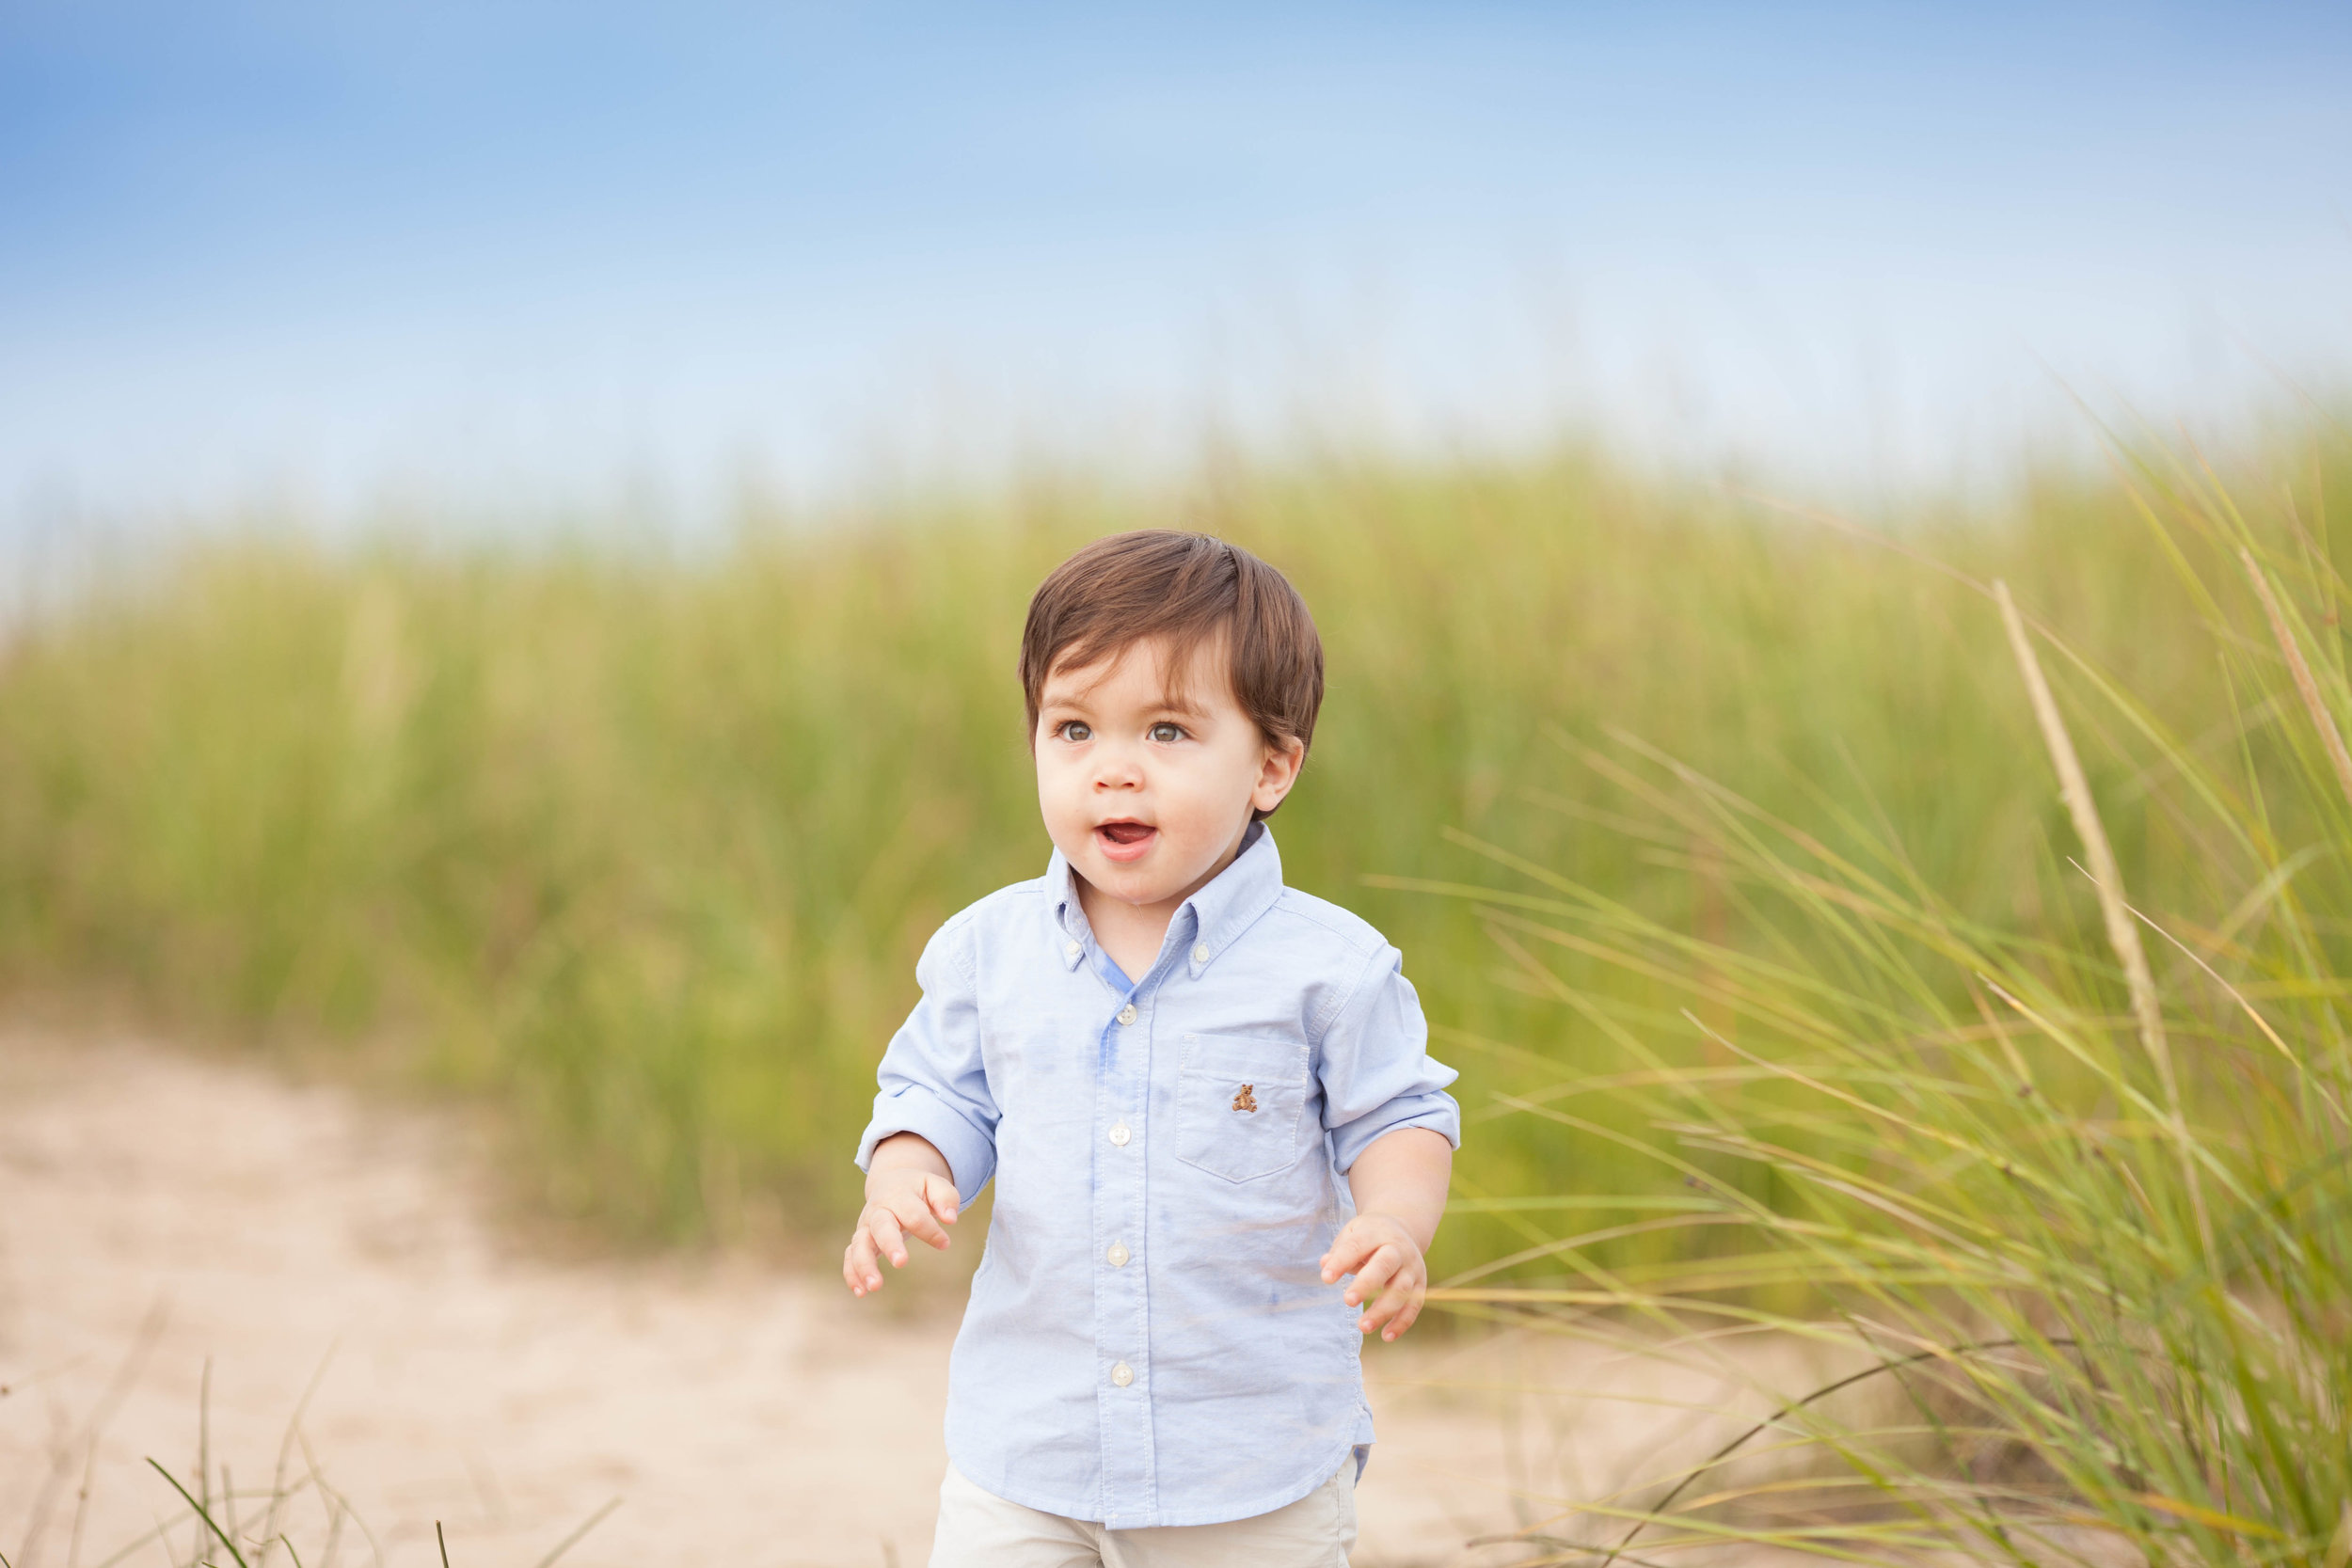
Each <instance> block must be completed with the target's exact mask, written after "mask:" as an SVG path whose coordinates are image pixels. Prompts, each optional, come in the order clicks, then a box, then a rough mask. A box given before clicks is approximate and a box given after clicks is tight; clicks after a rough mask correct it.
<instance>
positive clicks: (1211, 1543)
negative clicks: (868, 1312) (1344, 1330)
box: [931, 1459, 1356, 1568]
mask: <svg viewBox="0 0 2352 1568" xmlns="http://www.w3.org/2000/svg"><path fill="white" fill-rule="evenodd" d="M1355 1482H1356V1462H1355V1461H1354V1460H1352V1459H1351V1460H1349V1461H1348V1462H1347V1463H1346V1464H1344V1465H1341V1466H1340V1468H1339V1470H1338V1472H1337V1473H1336V1474H1335V1475H1333V1476H1332V1477H1331V1479H1330V1480H1329V1481H1325V1482H1324V1483H1323V1484H1322V1485H1321V1486H1318V1487H1316V1488H1315V1489H1314V1490H1313V1491H1311V1492H1310V1493H1308V1494H1307V1495H1306V1496H1305V1497H1301V1498H1299V1499H1298V1500H1297V1501H1296V1502H1295V1503H1292V1504H1291V1505H1289V1506H1288V1507H1287V1508H1278V1509H1276V1510H1275V1511H1274V1512H1273V1513H1261V1514H1259V1515H1257V1516H1256V1517H1255V1518H1251V1519H1235V1520H1232V1521H1231V1522H1230V1523H1227V1524H1222V1525H1168V1526H1164V1527H1162V1528H1158V1529H1105V1528H1103V1527H1102V1526H1101V1525H1098V1524H1093V1523H1091V1522H1089V1521H1088V1520H1085V1519H1065V1518H1063V1517H1062V1516H1061V1515H1060V1514H1058V1513H1040V1512H1039V1511H1038V1510H1036V1509H1034V1508H1024V1507H1022V1506H1021V1505H1020V1504H1019V1503H1009V1502H1007V1501H1006V1500H1005V1499H1004V1498H1002V1497H997V1496H995V1495H994V1494H993V1493H990V1492H983V1491H981V1490H980V1489H979V1488H978V1487H977V1486H975V1485H973V1484H972V1483H971V1482H970V1481H966V1480H964V1479H963V1476H962V1475H961V1472H959V1471H958V1470H957V1469H956V1467H955V1466H954V1465H949V1466H947V1479H946V1481H943V1482H941V1483H940V1487H939V1533H938V1536H937V1537H936V1543H937V1544H934V1545H933V1546H932V1547H931V1568H1347V1549H1348V1548H1349V1547H1350V1546H1353V1545H1354V1544H1356V1485H1355Z"/></svg>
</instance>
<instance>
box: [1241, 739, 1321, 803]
mask: <svg viewBox="0 0 2352 1568" xmlns="http://www.w3.org/2000/svg"><path fill="white" fill-rule="evenodd" d="M1306 764H1307V745H1306V742H1304V741H1302V740H1300V739H1299V738H1298V737H1297V736H1295V735H1293V736H1283V737H1282V738H1281V739H1279V740H1272V741H1268V742H1267V743H1266V749H1265V755H1264V757H1263V760H1261V761H1260V762H1259V764H1258V782H1257V783H1256V784H1253V785H1252V786H1251V787H1250V790H1249V804H1250V807H1251V808H1252V809H1253V810H1255V811H1256V812H1257V813H1258V814H1259V815H1260V816H1263V815H1264V814H1265V813H1267V812H1270V811H1272V810H1273V809H1274V808H1275V807H1277V806H1279V805H1280V804H1281V803H1282V797H1283V796H1285V795H1288V794H1289V793H1290V792H1291V785H1293V784H1296V783H1297V782H1298V770H1299V769H1300V768H1303V767H1305V766H1306Z"/></svg>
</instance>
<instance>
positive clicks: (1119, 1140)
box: [1111, 1121, 1135, 1148]
mask: <svg viewBox="0 0 2352 1568" xmlns="http://www.w3.org/2000/svg"><path fill="white" fill-rule="evenodd" d="M1134 1136H1135V1134H1134V1133H1133V1132H1128V1131H1127V1124H1126V1123H1125V1122H1123V1121H1122V1122H1120V1124H1119V1125H1118V1126H1117V1127H1114V1128H1112V1129H1111V1144H1112V1146H1113V1147H1114V1148H1126V1147H1127V1140H1128V1139H1129V1138H1132V1137H1134Z"/></svg>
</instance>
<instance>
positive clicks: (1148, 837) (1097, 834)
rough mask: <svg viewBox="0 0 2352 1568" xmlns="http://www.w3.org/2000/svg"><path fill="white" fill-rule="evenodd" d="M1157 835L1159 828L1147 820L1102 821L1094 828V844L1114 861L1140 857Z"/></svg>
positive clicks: (1158, 834)
mask: <svg viewBox="0 0 2352 1568" xmlns="http://www.w3.org/2000/svg"><path fill="white" fill-rule="evenodd" d="M1159 836H1160V831H1159V829H1157V828H1154V827H1152V825H1151V824H1150V823H1148V822H1102V823H1097V824H1096V825H1095V829H1094V842H1095V844H1096V846H1097V847H1100V848H1101V849H1102V851H1103V853H1104V855H1105V856H1106V857H1108V858H1109V859H1111V860H1114V861H1132V860H1138V859H1140V858H1142V855H1143V852H1144V851H1145V850H1146V849H1149V848H1151V847H1152V840H1153V839H1155V838H1157V837H1159Z"/></svg>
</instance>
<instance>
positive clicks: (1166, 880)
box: [1030, 641, 1304, 906]
mask: <svg viewBox="0 0 2352 1568" xmlns="http://www.w3.org/2000/svg"><path fill="white" fill-rule="evenodd" d="M1168 654H1169V650H1168V646H1167V644H1166V643H1165V642H1162V641H1148V642H1137V643H1133V644H1130V645H1129V646H1128V647H1127V648H1126V649H1124V650H1123V651H1121V652H1120V653H1119V654H1117V655H1114V656H1113V657H1111V658H1109V659H1106V660H1104V661H1101V662H1098V663H1096V664H1093V665H1089V666H1088V667H1087V668H1085V669H1081V670H1073V669H1070V668H1069V667H1068V666H1066V665H1062V664H1057V665H1056V666H1055V667H1054V668H1053V670H1052V671H1051V672H1050V673H1048V674H1047V675H1046V678H1045V684H1044V689H1043V690H1041V692H1040V693H1039V701H1038V716H1037V734H1036V735H1035V736H1033V737H1032V738H1031V745H1030V750H1031V752H1034V753H1035V755H1036V758H1037V797H1038V804H1039V806H1040V807H1041V809H1042V810H1043V812H1044V814H1045V831H1046V832H1047V833H1049V834H1051V835H1052V837H1053V840H1054V847H1056V848H1057V849H1059V850H1060V851H1061V852H1062V854H1063V856H1064V857H1066V858H1067V859H1068V860H1069V862H1070V863H1071V865H1072V866H1073V868H1074V869H1075V870H1076V871H1077V873H1078V875H1079V876H1081V877H1083V878H1085V879H1087V881H1089V883H1091V884H1093V886H1094V887H1095V888H1096V889H1098V890H1100V891H1101V892H1103V893H1105V894H1108V895H1110V896H1111V897H1114V898H1117V899H1120V900H1121V901H1122V902H1125V903H1129V904H1134V905H1138V906H1150V905H1155V904H1174V903H1178V902H1181V901H1182V900H1184V899H1185V898H1189V897H1190V896H1192V895H1193V894H1194V893H1196V892H1198V891H1199V890H1200V887H1201V886H1202V885H1203V884H1205V883H1206V882H1207V881H1208V880H1209V879H1210V878H1212V877H1214V876H1216V874H1217V872H1219V871H1221V870H1223V869H1224V867H1225V864H1226V863H1227V862H1228V861H1230V860H1232V856H1233V851H1234V850H1235V849H1236V848H1237V847H1239V846H1240V844H1241V835H1242V833H1243V832H1245V831H1246V830H1247V829H1248V826H1249V820H1250V816H1251V813H1252V812H1257V811H1271V810H1273V809H1274V807H1275V805H1276V804H1277V803H1279V801H1280V800H1281V799H1282V797H1283V796H1285V795H1287V794H1289V793H1290V787H1291V784H1292V783H1293V782H1294V781H1295V780H1296V779H1297V777H1298V766H1299V763H1300V762H1301V761H1302V760H1303V758H1304V751H1303V749H1302V748H1301V747H1300V746H1299V744H1298V742H1296V741H1295V740H1294V741H1291V742H1290V743H1289V744H1287V745H1285V746H1276V745H1272V744H1269V743H1268V741H1267V740H1266V738H1265V736H1263V734H1261V733H1260V731H1259V729H1258V726H1257V723H1256V721H1254V720H1252V719H1251V718H1250V717H1249V715H1248V714H1247V713H1245V712H1244V711H1242V707H1241V705H1240V703H1238V702H1237V701H1235V700H1234V697H1233V692H1232V681H1231V680H1230V679H1228V677H1227V675H1226V672H1225V650H1224V649H1223V648H1222V647H1221V646H1219V645H1217V644H1216V643H1215V642H1210V643H1206V644H1203V645H1201V646H1199V647H1197V648H1195V649H1194V650H1193V651H1192V654H1191V657H1190V661H1189V663H1188V664H1187V665H1185V666H1184V670H1183V673H1185V674H1186V675H1187V676H1188V678H1187V679H1184V680H1183V681H1171V680H1170V678H1169V677H1170V676H1171V675H1172V674H1175V673H1178V672H1176V671H1171V670H1170V669H1169V668H1168V664H1167V659H1168ZM1178 692H1181V693H1182V695H1181V696H1179V695H1178V694H1177V693H1178Z"/></svg>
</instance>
